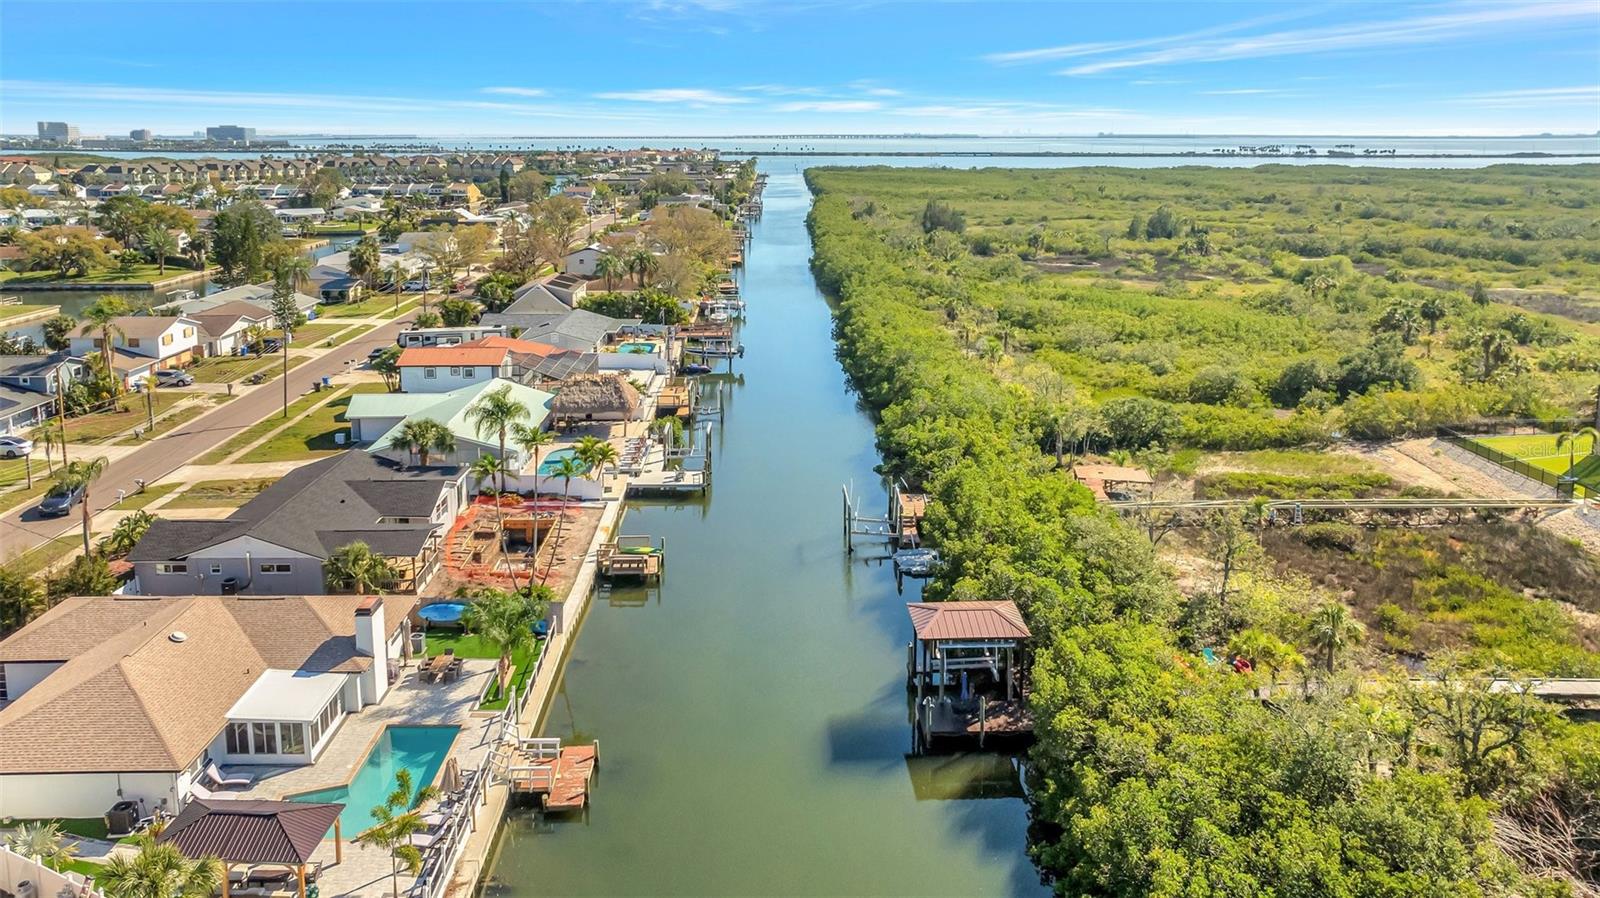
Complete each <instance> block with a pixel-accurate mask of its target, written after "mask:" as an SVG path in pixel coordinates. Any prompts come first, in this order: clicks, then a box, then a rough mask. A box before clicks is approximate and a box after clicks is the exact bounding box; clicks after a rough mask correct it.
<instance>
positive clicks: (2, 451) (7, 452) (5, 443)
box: [0, 436, 33, 458]
mask: <svg viewBox="0 0 1600 898" xmlns="http://www.w3.org/2000/svg"><path fill="white" fill-rule="evenodd" d="M32 454H33V440H30V439H27V438H26V437H18V436H3V437H0V456H5V457H6V458H21V457H23V456H24V455H32Z"/></svg>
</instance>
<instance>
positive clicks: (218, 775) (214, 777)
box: [206, 761, 256, 789]
mask: <svg viewBox="0 0 1600 898" xmlns="http://www.w3.org/2000/svg"><path fill="white" fill-rule="evenodd" d="M206 778H207V779H209V780H211V782H212V783H213V784H215V785H216V787H217V788H219V789H248V788H250V787H251V786H253V785H255V781H256V778H255V777H253V776H223V775H222V769H221V768H219V767H218V766H217V762H216V761H212V762H211V763H209V764H207V765H206Z"/></svg>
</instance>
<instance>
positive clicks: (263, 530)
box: [128, 394, 467, 595]
mask: <svg viewBox="0 0 1600 898" xmlns="http://www.w3.org/2000/svg"><path fill="white" fill-rule="evenodd" d="M358 395H362V394H358ZM466 499H467V485H466V472H465V471H464V470H463V469H461V468H459V467H457V466H454V465H430V466H429V467H426V468H423V467H416V466H403V465H400V464H396V463H394V462H391V461H388V460H386V459H381V458H376V457H374V456H371V455H368V454H367V453H365V452H342V453H340V454H338V455H334V456H331V457H329V458H325V459H322V460H320V461H316V462H312V463H311V464H309V465H305V466H303V467H300V468H296V469H295V470H293V471H291V472H289V473H288V474H286V475H284V477H282V478H281V479H279V480H278V481H277V482H276V483H274V484H272V485H271V486H269V487H267V488H266V489H265V490H263V491H262V492H261V493H260V495H258V496H256V497H255V498H254V499H251V500H250V501H249V502H246V503H245V504H244V505H242V506H240V507H239V508H238V509H237V510H236V511H234V513H233V514H232V515H229V516H228V517H226V518H223V519H220V520H169V519H166V518H158V519H156V520H155V521H154V522H152V523H151V525H150V529H149V530H148V531H146V532H145V535H144V536H143V538H141V539H140V540H139V542H138V544H137V545H135V546H134V548H133V551H132V552H130V553H129V554H128V561H129V562H131V563H132V564H133V571H134V580H135V583H136V584H137V589H138V591H139V592H141V593H144V594H146V595H217V594H228V593H239V594H242V595H314V594H320V593H324V592H327V591H328V589H327V587H326V586H325V585H324V584H325V578H324V573H323V565H324V563H325V562H326V561H327V560H328V558H329V556H331V555H333V554H334V553H335V552H337V551H338V550H339V549H340V548H342V547H344V546H347V545H349V544H351V543H354V542H363V543H366V544H367V546H368V547H369V548H371V549H372V551H373V553H375V554H377V555H381V556H383V557H384V558H386V559H387V560H388V561H389V563H390V565H391V566H393V567H394V568H395V569H396V572H397V573H398V575H399V579H398V580H397V581H396V582H395V583H394V584H392V585H391V587H390V591H392V592H417V591H418V590H420V589H423V588H425V587H426V586H427V582H428V579H429V578H430V577H431V576H432V575H433V573H434V572H435V571H436V570H437V568H438V560H439V546H440V543H441V542H442V541H443V539H444V533H445V531H446V530H447V529H448V528H449V526H450V524H451V523H452V522H453V521H454V520H455V518H456V515H457V514H458V513H459V512H460V509H461V507H462V505H463V504H464V503H465V502H466Z"/></svg>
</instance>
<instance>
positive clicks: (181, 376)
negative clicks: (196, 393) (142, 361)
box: [156, 368, 194, 387]
mask: <svg viewBox="0 0 1600 898" xmlns="http://www.w3.org/2000/svg"><path fill="white" fill-rule="evenodd" d="M156 383H157V384H160V385H161V386H163V387H190V386H194V375H193V374H190V373H189V372H187V371H181V370H179V369H177V368H160V369H157V370H156Z"/></svg>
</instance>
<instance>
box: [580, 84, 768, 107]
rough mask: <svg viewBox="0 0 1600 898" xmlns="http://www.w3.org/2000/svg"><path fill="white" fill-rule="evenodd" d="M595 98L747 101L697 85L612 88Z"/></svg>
mask: <svg viewBox="0 0 1600 898" xmlns="http://www.w3.org/2000/svg"><path fill="white" fill-rule="evenodd" d="M594 96H595V99H597V100H623V101H625V102H629V103H691V104H698V105H702V106H729V105H732V104H735V103H749V102H751V101H750V98H749V97H736V96H734V95H732V94H726V93H721V92H719V91H714V90H706V89H704V88H699V87H656V88H651V89H648V90H613V91H606V92H604V93H598V94H595V95H594Z"/></svg>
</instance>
